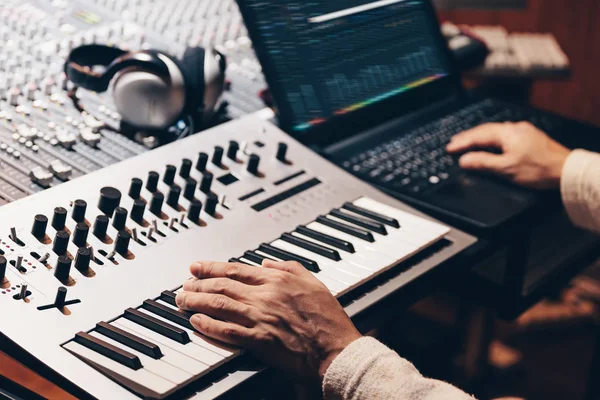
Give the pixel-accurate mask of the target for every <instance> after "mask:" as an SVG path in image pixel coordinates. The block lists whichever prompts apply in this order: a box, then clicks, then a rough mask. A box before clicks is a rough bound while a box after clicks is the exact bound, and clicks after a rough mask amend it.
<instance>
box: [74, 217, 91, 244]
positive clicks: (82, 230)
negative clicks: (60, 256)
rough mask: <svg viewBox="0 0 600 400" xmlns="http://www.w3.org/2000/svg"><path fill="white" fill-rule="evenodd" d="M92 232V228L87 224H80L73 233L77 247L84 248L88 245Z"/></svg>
mask: <svg viewBox="0 0 600 400" xmlns="http://www.w3.org/2000/svg"><path fill="white" fill-rule="evenodd" d="M89 232H90V227H89V226H87V224H85V223H83V222H80V223H78V224H77V226H76V227H75V232H74V233H73V244H75V246H77V247H84V246H85V244H86V243H87V238H88V234H89Z"/></svg>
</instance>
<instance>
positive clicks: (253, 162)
mask: <svg viewBox="0 0 600 400" xmlns="http://www.w3.org/2000/svg"><path fill="white" fill-rule="evenodd" d="M259 164H260V156H259V155H258V154H252V155H250V160H248V168H247V170H248V172H250V173H251V174H252V175H258V166H259Z"/></svg>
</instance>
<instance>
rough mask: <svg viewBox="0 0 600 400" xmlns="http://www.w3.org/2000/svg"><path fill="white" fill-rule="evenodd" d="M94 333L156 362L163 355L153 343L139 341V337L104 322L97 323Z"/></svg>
mask: <svg viewBox="0 0 600 400" xmlns="http://www.w3.org/2000/svg"><path fill="white" fill-rule="evenodd" d="M96 331H98V332H100V333H101V334H103V335H105V336H107V337H109V338H111V339H114V340H116V341H117V342H119V343H122V344H124V345H125V346H127V347H130V348H132V349H134V350H137V351H139V352H140V353H142V354H144V355H146V356H148V357H152V358H154V359H155V360H158V359H160V358H162V356H163V354H162V353H161V351H160V347H158V346H157V345H155V344H154V343H150V342H148V341H146V340H144V339H140V338H139V337H137V336H135V335H132V334H130V333H128V332H125V331H124V330H122V329H119V328H117V327H116V326H112V325H111V324H108V323H106V322H100V323H98V324H97V325H96Z"/></svg>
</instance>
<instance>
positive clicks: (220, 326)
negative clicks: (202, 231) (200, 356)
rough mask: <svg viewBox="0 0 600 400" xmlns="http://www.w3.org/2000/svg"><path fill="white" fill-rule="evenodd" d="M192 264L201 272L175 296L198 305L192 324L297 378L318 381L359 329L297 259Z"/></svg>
mask: <svg viewBox="0 0 600 400" xmlns="http://www.w3.org/2000/svg"><path fill="white" fill-rule="evenodd" d="M190 270H191V272H192V275H193V276H194V277H196V279H192V280H189V281H187V282H185V284H184V285H183V289H184V291H183V292H181V293H179V294H178V295H177V300H176V301H177V305H178V306H179V308H181V309H183V310H188V311H192V312H196V313H198V314H196V315H194V316H193V317H192V318H191V323H192V325H193V326H194V327H195V328H196V329H197V330H198V331H199V332H200V333H202V334H204V335H206V336H208V337H211V338H213V339H216V340H219V341H221V342H224V343H229V344H232V345H235V346H240V347H245V348H248V349H250V350H251V351H252V352H253V353H254V354H255V355H256V356H257V357H258V358H260V359H261V360H263V361H264V362H266V363H267V364H269V365H271V366H273V367H276V368H280V369H283V370H285V371H286V372H287V373H288V374H289V375H290V376H292V377H294V379H300V380H302V381H304V382H307V383H309V382H316V381H320V379H322V378H323V375H324V374H325V372H326V371H327V368H328V367H329V365H330V364H331V362H332V361H333V359H334V358H335V357H336V356H337V355H338V354H340V353H341V352H342V350H344V349H345V348H346V347H347V346H348V345H349V344H350V343H352V342H353V341H355V340H356V339H359V338H360V337H361V334H360V333H359V332H358V331H357V330H356V328H355V327H354V325H353V324H352V321H351V320H350V318H349V317H348V316H347V315H346V312H345V311H344V309H343V308H342V306H341V305H340V303H339V302H338V301H337V299H336V298H335V297H333V296H332V295H331V293H330V292H329V290H328V289H327V288H326V287H325V286H324V285H323V284H322V283H321V282H320V281H319V280H317V278H315V277H314V276H313V275H312V274H311V273H310V272H309V271H307V270H306V269H305V268H304V267H303V266H302V265H300V264H298V263H295V262H274V261H264V263H263V268H260V267H254V266H249V265H244V264H231V263H218V262H202V263H195V264H193V265H192V266H191V267H190Z"/></svg>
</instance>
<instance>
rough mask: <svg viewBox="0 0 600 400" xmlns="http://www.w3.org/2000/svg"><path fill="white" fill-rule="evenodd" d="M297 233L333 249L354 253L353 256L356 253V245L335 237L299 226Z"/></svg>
mask: <svg viewBox="0 0 600 400" xmlns="http://www.w3.org/2000/svg"><path fill="white" fill-rule="evenodd" d="M296 232H298V233H300V234H302V235H304V236H308V237H309V238H311V239H315V240H318V241H319V242H323V243H325V244H328V245H330V246H332V247H335V248H336V249H340V250H344V251H346V252H348V253H352V254H353V253H356V250H354V245H353V244H352V243H350V242H347V241H345V240H341V239H338V238H335V237H333V236H329V235H326V234H324V233H321V232H317V231H315V230H312V229H310V228H307V227H306V226H299V227H298V228H296Z"/></svg>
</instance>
